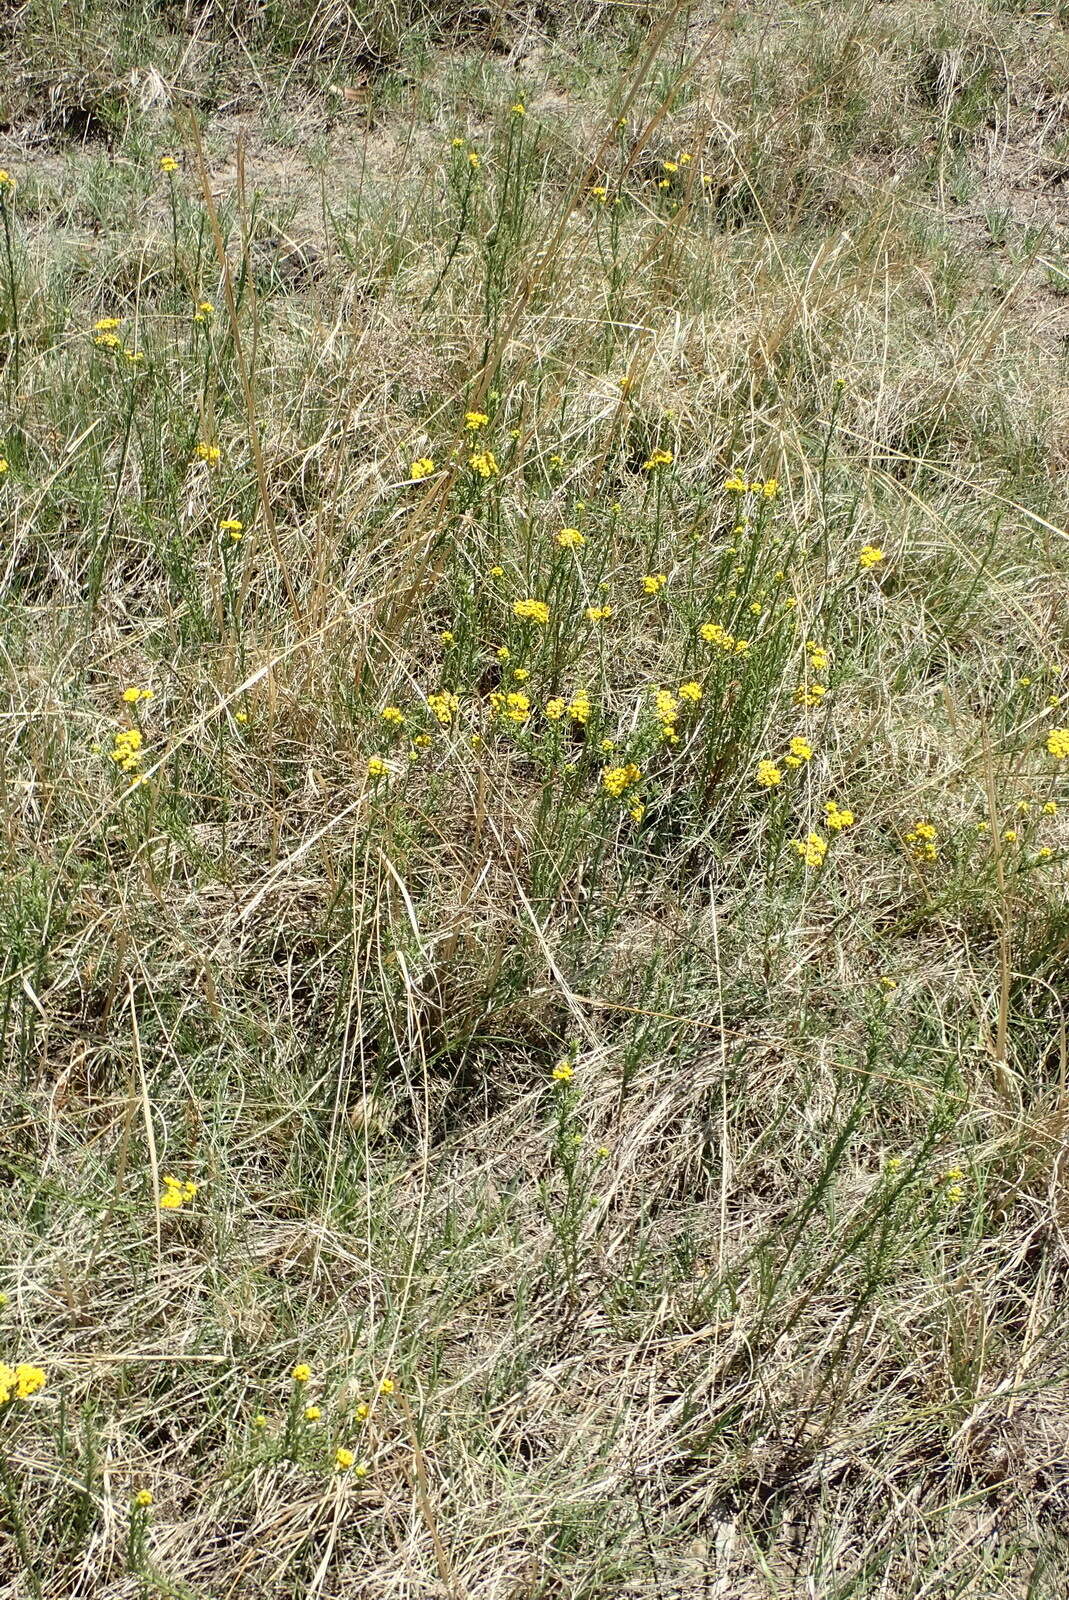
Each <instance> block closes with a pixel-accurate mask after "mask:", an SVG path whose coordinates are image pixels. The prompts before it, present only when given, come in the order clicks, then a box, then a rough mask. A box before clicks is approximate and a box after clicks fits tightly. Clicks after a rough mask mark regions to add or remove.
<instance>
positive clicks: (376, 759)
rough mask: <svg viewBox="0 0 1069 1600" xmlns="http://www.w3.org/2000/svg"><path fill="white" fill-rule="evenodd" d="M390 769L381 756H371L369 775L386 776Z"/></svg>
mask: <svg viewBox="0 0 1069 1600" xmlns="http://www.w3.org/2000/svg"><path fill="white" fill-rule="evenodd" d="M389 771H390V769H389V767H388V766H387V765H386V762H385V761H384V760H383V759H382V757H381V756H369V757H368V762H367V775H368V777H369V778H385V777H386V776H387V775H388V773H389Z"/></svg>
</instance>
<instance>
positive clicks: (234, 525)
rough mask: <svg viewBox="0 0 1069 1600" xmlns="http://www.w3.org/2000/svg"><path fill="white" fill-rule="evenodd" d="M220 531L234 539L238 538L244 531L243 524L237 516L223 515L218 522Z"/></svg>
mask: <svg viewBox="0 0 1069 1600" xmlns="http://www.w3.org/2000/svg"><path fill="white" fill-rule="evenodd" d="M219 532H220V533H228V534H229V535H230V537H231V538H232V539H234V540H237V539H240V538H241V535H242V534H243V533H244V532H245V524H244V523H243V522H241V521H240V520H239V519H238V518H237V517H224V518H223V520H222V522H220V524H219Z"/></svg>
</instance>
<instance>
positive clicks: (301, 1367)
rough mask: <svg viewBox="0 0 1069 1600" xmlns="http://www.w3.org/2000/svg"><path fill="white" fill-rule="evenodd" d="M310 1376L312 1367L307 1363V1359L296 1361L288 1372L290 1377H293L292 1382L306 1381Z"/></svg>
mask: <svg viewBox="0 0 1069 1600" xmlns="http://www.w3.org/2000/svg"><path fill="white" fill-rule="evenodd" d="M311 1376H312V1369H311V1367H310V1366H309V1365H308V1363H307V1361H298V1363H297V1365H296V1366H295V1367H294V1369H293V1371H292V1372H291V1373H290V1377H291V1378H292V1379H293V1381H294V1383H307V1382H308V1381H309V1379H310V1378H311Z"/></svg>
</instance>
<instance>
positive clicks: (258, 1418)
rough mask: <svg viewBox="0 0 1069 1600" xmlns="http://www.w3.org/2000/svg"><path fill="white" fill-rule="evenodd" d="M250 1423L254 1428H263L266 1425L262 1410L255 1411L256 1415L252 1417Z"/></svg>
mask: <svg viewBox="0 0 1069 1600" xmlns="http://www.w3.org/2000/svg"><path fill="white" fill-rule="evenodd" d="M252 1425H253V1427H254V1428H258V1429H263V1428H266V1427H267V1418H266V1417H265V1416H264V1414H263V1412H262V1411H258V1412H257V1413H256V1415H255V1416H254V1417H253V1419H252Z"/></svg>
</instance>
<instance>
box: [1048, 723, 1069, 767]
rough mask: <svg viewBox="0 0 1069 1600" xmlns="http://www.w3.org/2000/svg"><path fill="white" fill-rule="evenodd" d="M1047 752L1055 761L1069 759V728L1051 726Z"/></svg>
mask: <svg viewBox="0 0 1069 1600" xmlns="http://www.w3.org/2000/svg"><path fill="white" fill-rule="evenodd" d="M1047 754H1048V755H1052V756H1053V757H1054V759H1055V761H1065V760H1069V728H1051V730H1050V732H1049V733H1048V734H1047Z"/></svg>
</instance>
